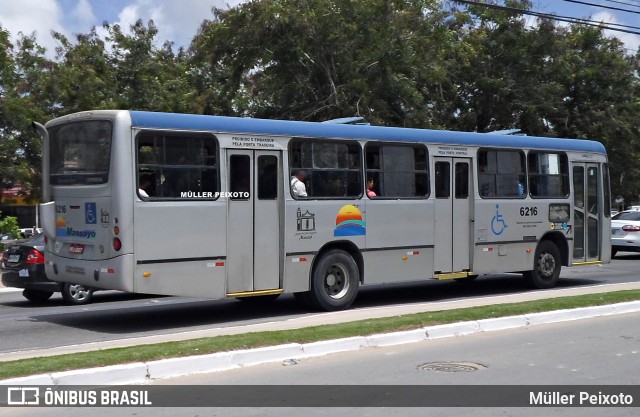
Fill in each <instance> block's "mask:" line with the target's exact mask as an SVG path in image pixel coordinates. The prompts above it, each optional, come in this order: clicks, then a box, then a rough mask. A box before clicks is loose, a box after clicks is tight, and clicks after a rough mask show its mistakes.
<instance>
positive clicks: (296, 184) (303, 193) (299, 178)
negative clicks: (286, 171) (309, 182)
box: [291, 170, 307, 197]
mask: <svg viewBox="0 0 640 417" xmlns="http://www.w3.org/2000/svg"><path fill="white" fill-rule="evenodd" d="M305 177H306V172H304V171H302V170H296V171H293V175H292V176H291V192H292V193H293V196H294V197H307V186H306V185H304V179H305Z"/></svg>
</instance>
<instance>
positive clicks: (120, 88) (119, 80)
mask: <svg viewBox="0 0 640 417" xmlns="http://www.w3.org/2000/svg"><path fill="white" fill-rule="evenodd" d="M105 28H106V29H107V30H108V32H109V35H108V36H107V40H108V41H110V42H112V43H113V52H112V53H111V55H110V59H109V64H110V66H111V71H113V72H114V91H115V92H116V95H115V97H114V98H113V99H114V100H115V105H114V107H116V108H125V109H138V110H151V111H170V112H189V111H193V110H194V107H193V98H194V94H193V92H192V91H193V90H192V87H191V85H190V79H191V76H190V68H189V67H188V62H187V57H186V54H185V53H184V51H182V49H180V50H179V52H178V53H177V54H175V53H174V52H173V50H172V44H171V43H169V42H165V43H164V44H163V47H162V48H160V49H158V48H156V47H155V46H154V45H155V42H154V41H155V37H156V35H157V33H158V29H157V28H156V26H155V24H154V23H153V21H149V22H148V25H147V26H145V25H144V23H143V22H142V21H141V20H138V21H137V22H136V23H135V24H134V25H132V26H131V28H130V29H131V31H132V34H131V35H128V34H125V33H124V32H123V31H122V28H121V27H120V26H119V25H105Z"/></svg>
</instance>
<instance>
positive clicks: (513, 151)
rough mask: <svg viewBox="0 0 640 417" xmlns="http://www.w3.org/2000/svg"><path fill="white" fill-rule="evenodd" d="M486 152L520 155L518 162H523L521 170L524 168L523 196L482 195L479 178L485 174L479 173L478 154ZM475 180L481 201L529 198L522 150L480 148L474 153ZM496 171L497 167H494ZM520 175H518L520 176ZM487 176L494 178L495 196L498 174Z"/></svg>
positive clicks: (527, 178) (479, 160)
mask: <svg viewBox="0 0 640 417" xmlns="http://www.w3.org/2000/svg"><path fill="white" fill-rule="evenodd" d="M488 151H492V152H512V153H518V154H519V155H520V160H521V162H524V164H522V165H521V167H522V168H524V187H525V188H524V194H523V195H514V196H509V195H507V196H498V195H492V196H487V195H483V194H482V192H481V190H482V184H481V181H480V179H481V176H482V175H483V174H487V173H485V172H482V171H480V168H481V165H480V162H481V158H480V153H482V152H488ZM475 159H476V178H477V182H478V186H477V189H478V195H479V196H480V198H481V199H483V200H524V199H526V198H527V197H528V196H529V187H528V185H529V172H528V167H527V162H528V160H527V153H526V152H525V151H524V149H519V148H515V147H513V148H494V147H480V148H478V151H477V152H476V158H475ZM496 163H497V159H496ZM496 170H497V167H496ZM521 174H522V173H520V174H518V175H521ZM489 175H493V176H494V186H495V192H496V194H497V192H498V190H497V188H498V187H497V181H495V177H496V176H497V175H499V172H497V171H496V172H495V173H489ZM518 182H520V180H518Z"/></svg>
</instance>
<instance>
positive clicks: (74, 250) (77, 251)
mask: <svg viewBox="0 0 640 417" xmlns="http://www.w3.org/2000/svg"><path fill="white" fill-rule="evenodd" d="M82 252H84V245H71V246H69V253H71V254H73V255H82Z"/></svg>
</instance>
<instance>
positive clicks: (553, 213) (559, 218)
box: [549, 204, 571, 223]
mask: <svg viewBox="0 0 640 417" xmlns="http://www.w3.org/2000/svg"><path fill="white" fill-rule="evenodd" d="M570 218H571V216H570V215H569V204H549V221H550V222H552V223H567V222H568V221H569V219H570Z"/></svg>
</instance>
